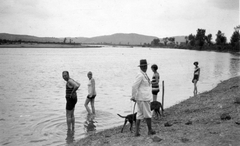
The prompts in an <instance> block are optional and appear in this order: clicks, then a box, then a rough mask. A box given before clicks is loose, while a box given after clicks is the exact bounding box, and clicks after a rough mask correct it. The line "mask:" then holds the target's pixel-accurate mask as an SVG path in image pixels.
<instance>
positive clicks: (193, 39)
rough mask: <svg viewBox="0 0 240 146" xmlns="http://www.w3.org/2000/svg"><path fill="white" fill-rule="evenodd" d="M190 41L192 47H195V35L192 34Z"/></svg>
mask: <svg viewBox="0 0 240 146" xmlns="http://www.w3.org/2000/svg"><path fill="white" fill-rule="evenodd" d="M188 40H189V41H190V42H189V43H190V45H191V46H194V45H195V35H193V34H190V35H189V36H188Z"/></svg>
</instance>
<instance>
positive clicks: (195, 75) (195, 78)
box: [192, 62, 200, 96]
mask: <svg viewBox="0 0 240 146" xmlns="http://www.w3.org/2000/svg"><path fill="white" fill-rule="evenodd" d="M193 64H194V65H195V68H194V73H193V79H192V83H193V84H194V90H193V94H194V96H195V95H197V82H198V80H199V76H200V68H199V67H198V62H194V63H193Z"/></svg>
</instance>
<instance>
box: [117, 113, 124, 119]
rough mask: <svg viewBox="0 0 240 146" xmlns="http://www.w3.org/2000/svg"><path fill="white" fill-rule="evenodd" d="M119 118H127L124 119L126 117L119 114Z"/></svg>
mask: <svg viewBox="0 0 240 146" xmlns="http://www.w3.org/2000/svg"><path fill="white" fill-rule="evenodd" d="M117 115H118V116H119V117H121V118H126V117H124V116H121V115H120V114H117Z"/></svg>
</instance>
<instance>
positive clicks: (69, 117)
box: [66, 109, 75, 130]
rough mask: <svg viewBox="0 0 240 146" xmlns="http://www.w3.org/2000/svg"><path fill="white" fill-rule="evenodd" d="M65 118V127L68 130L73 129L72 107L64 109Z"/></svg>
mask: <svg viewBox="0 0 240 146" xmlns="http://www.w3.org/2000/svg"><path fill="white" fill-rule="evenodd" d="M66 118H67V127H68V130H71V126H72V130H74V127H75V117H74V109H72V110H66Z"/></svg>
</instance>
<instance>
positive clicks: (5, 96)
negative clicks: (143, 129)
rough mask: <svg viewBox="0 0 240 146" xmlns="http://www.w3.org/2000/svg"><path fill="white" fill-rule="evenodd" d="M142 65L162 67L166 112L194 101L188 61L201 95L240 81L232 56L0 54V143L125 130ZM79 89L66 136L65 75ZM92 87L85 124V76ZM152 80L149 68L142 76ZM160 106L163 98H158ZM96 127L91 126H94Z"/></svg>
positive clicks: (239, 63) (117, 51)
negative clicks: (196, 71)
mask: <svg viewBox="0 0 240 146" xmlns="http://www.w3.org/2000/svg"><path fill="white" fill-rule="evenodd" d="M140 59H147V61H148V63H149V64H150V65H151V64H153V63H155V64H157V65H158V66H159V70H158V71H159V73H160V80H161V81H160V82H161V84H160V88H161V89H162V81H163V80H164V85H165V86H164V87H165V94H164V108H167V107H170V106H172V105H174V104H176V103H179V102H180V101H182V100H184V99H187V98H189V97H190V96H192V95H193V84H192V83H191V80H192V75H193V70H194V66H193V62H194V61H198V62H199V67H200V68H201V76H200V81H199V82H198V90H199V92H200V93H201V92H204V91H207V90H211V89H212V88H214V87H215V86H216V85H217V84H218V83H219V82H220V81H221V80H225V79H228V78H231V77H235V76H237V75H240V57H239V55H234V54H230V53H217V52H207V51H190V50H178V49H159V48H158V49H153V48H121V47H104V48H71V49H70V48H64V49H61V48H59V49H56V48H54V49H52V48H15V49H14V48H8V49H5V48H1V49H0V68H1V71H0V82H1V84H0V104H1V105H0V115H1V116H0V145H4V146H14V145H24V146H32V145H41V146H43V145H45V146H47V145H51V146H52V145H53V146H55V145H68V144H71V143H72V142H74V141H77V140H79V139H81V138H83V137H85V136H87V135H88V134H91V133H93V132H98V131H101V130H104V129H107V128H111V127H115V126H119V125H122V124H123V121H124V119H122V118H120V117H118V116H117V113H119V114H121V115H127V114H130V113H132V109H133V103H132V102H131V101H130V100H129V99H130V98H131V86H132V83H133V81H134V79H135V76H136V74H137V72H138V71H139V68H138V67H137V66H138V65H139V60H140ZM64 70H68V71H69V73H70V77H71V78H73V79H74V80H76V81H78V82H79V83H80V84H81V86H80V88H79V90H78V91H77V94H78V103H77V104H76V107H75V117H76V124H75V132H74V133H71V134H70V133H68V132H67V125H66V117H65V114H66V111H65V104H66V101H65V84H66V82H65V81H64V80H63V79H62V71H64ZM88 71H92V72H93V77H94V78H95V81H96V90H97V97H96V99H95V107H96V115H95V117H94V118H93V121H92V122H91V121H89V118H88V116H87V112H86V110H85V107H84V102H85V99H86V95H87V83H88V78H87V72H88ZM147 73H148V75H149V77H150V78H151V77H152V74H153V73H152V71H151V69H150V67H149V68H148V71H147ZM158 100H159V101H161V100H162V92H161V91H160V93H159V94H158ZM93 125H94V126H95V127H94V126H93Z"/></svg>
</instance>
